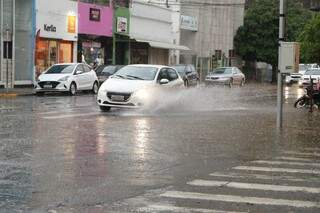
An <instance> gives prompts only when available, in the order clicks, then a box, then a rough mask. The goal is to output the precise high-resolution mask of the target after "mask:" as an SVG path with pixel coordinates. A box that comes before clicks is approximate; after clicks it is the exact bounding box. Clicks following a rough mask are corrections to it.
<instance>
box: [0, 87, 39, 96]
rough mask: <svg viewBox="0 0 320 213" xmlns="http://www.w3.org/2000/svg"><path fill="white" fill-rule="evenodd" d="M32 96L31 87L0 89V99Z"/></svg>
mask: <svg viewBox="0 0 320 213" xmlns="http://www.w3.org/2000/svg"><path fill="white" fill-rule="evenodd" d="M29 95H34V92H33V88H32V87H26V88H14V89H8V91H7V89H4V88H0V98H14V97H17V96H29Z"/></svg>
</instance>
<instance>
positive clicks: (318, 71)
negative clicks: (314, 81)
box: [304, 69, 320, 75]
mask: <svg viewBox="0 0 320 213" xmlns="http://www.w3.org/2000/svg"><path fill="white" fill-rule="evenodd" d="M304 74H305V75H320V69H310V70H307V71H306V72H305V73H304Z"/></svg>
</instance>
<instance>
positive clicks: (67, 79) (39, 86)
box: [35, 63, 99, 95]
mask: <svg viewBox="0 0 320 213" xmlns="http://www.w3.org/2000/svg"><path fill="white" fill-rule="evenodd" d="M98 89H99V83H98V78H97V75H96V73H95V71H94V70H92V69H91V68H90V67H89V66H88V65H86V64H82V63H70V64H55V65H53V66H51V67H50V68H49V69H48V70H46V71H45V72H44V73H42V74H41V75H40V76H39V77H38V79H37V82H36V84H35V92H36V94H38V95H40V94H43V93H45V92H69V93H70V95H75V94H76V92H77V91H78V90H91V91H92V92H93V93H95V94H96V93H98Z"/></svg>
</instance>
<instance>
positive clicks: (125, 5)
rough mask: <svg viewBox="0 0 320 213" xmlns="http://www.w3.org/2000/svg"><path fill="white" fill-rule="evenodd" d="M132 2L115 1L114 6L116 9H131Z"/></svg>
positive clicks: (127, 0) (126, 0)
mask: <svg viewBox="0 0 320 213" xmlns="http://www.w3.org/2000/svg"><path fill="white" fill-rule="evenodd" d="M129 3H130V0H114V1H113V6H114V7H127V8H128V7H129Z"/></svg>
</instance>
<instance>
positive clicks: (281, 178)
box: [210, 172, 320, 182]
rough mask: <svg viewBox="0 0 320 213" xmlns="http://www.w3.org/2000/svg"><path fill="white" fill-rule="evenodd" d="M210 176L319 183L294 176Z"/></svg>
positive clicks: (233, 174)
mask: <svg viewBox="0 0 320 213" xmlns="http://www.w3.org/2000/svg"><path fill="white" fill-rule="evenodd" d="M210 176H212V177H223V178H241V179H248V178H253V179H262V180H285V181H297V182H319V181H320V180H319V179H318V178H317V179H316V180H315V179H313V178H308V179H303V178H297V177H294V176H288V175H281V176H278V175H274V176H272V175H261V174H239V173H228V174H224V173H220V172H214V173H211V174H210Z"/></svg>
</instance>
